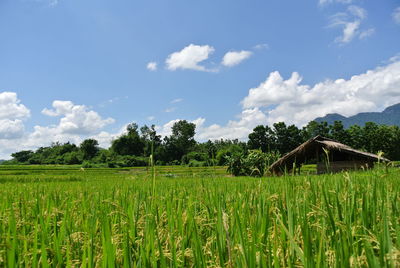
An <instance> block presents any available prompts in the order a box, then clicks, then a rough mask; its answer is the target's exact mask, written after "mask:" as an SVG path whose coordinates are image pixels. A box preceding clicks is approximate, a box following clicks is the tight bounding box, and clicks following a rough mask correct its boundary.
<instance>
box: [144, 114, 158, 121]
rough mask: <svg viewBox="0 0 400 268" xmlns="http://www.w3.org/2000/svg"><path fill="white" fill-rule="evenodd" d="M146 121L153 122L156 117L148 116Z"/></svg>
mask: <svg viewBox="0 0 400 268" xmlns="http://www.w3.org/2000/svg"><path fill="white" fill-rule="evenodd" d="M146 119H147V120H148V121H153V120H154V119H156V117H155V116H154V115H150V116H148V117H146Z"/></svg>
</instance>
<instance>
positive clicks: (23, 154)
mask: <svg viewBox="0 0 400 268" xmlns="http://www.w3.org/2000/svg"><path fill="white" fill-rule="evenodd" d="M11 156H12V157H13V158H14V159H15V160H16V161H17V162H19V163H26V162H28V160H29V158H31V157H32V156H33V152H32V151H30V150H27V151H19V152H16V153H13V154H11Z"/></svg>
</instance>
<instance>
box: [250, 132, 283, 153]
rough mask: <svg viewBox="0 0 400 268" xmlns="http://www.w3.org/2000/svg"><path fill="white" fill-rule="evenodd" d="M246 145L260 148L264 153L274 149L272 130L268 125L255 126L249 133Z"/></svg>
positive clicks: (251, 147)
mask: <svg viewBox="0 0 400 268" xmlns="http://www.w3.org/2000/svg"><path fill="white" fill-rule="evenodd" d="M247 146H248V148H249V149H260V150H261V151H263V152H264V153H265V152H267V151H270V150H273V149H275V147H276V145H275V140H274V133H273V130H272V129H271V128H270V127H269V126H263V125H258V126H256V127H255V128H254V129H253V132H251V133H250V134H249V140H248V142H247Z"/></svg>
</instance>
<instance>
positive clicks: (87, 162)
mask: <svg viewBox="0 0 400 268" xmlns="http://www.w3.org/2000/svg"><path fill="white" fill-rule="evenodd" d="M82 167H83V168H91V167H93V164H92V163H90V162H89V161H84V162H83V163H82Z"/></svg>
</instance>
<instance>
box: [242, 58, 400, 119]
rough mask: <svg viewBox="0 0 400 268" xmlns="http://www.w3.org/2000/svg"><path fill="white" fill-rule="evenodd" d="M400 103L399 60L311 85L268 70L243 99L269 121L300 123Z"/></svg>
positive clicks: (294, 74)
mask: <svg viewBox="0 0 400 268" xmlns="http://www.w3.org/2000/svg"><path fill="white" fill-rule="evenodd" d="M398 102H400V61H396V62H392V63H390V64H388V65H386V66H384V67H378V68H376V69H374V70H369V71H367V72H366V73H363V74H360V75H355V76H353V77H351V78H350V79H349V80H344V79H337V80H334V81H333V80H327V81H324V82H320V83H318V84H316V85H314V86H309V85H303V84H301V77H300V75H299V74H298V73H296V72H295V73H293V74H292V75H291V77H290V78H289V79H287V80H285V79H283V78H282V76H281V75H280V74H279V72H273V73H271V74H270V75H269V76H268V77H267V79H266V80H265V81H264V82H263V83H261V84H260V85H259V86H258V87H256V88H252V89H250V90H249V94H248V95H247V96H246V97H245V98H244V99H243V101H242V105H243V108H244V109H250V108H264V109H265V110H266V114H267V115H268V123H273V122H277V121H285V122H288V123H295V124H297V125H303V124H305V123H307V122H308V121H310V120H312V119H314V118H315V117H318V116H324V115H326V114H328V113H340V114H343V115H345V116H350V115H354V114H356V113H359V112H363V111H373V110H379V109H383V108H384V107H386V106H389V105H392V104H395V103H398Z"/></svg>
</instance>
